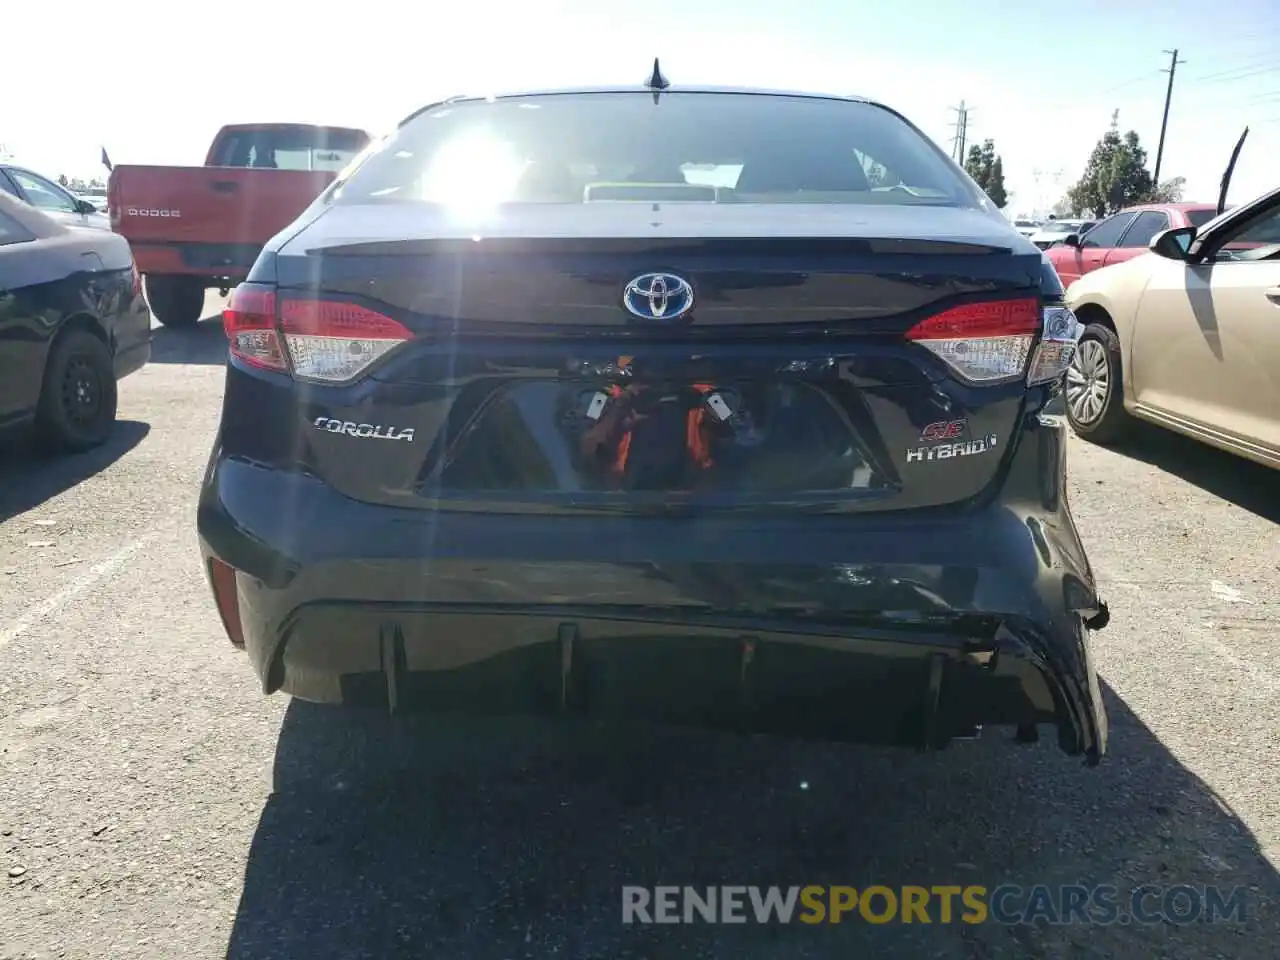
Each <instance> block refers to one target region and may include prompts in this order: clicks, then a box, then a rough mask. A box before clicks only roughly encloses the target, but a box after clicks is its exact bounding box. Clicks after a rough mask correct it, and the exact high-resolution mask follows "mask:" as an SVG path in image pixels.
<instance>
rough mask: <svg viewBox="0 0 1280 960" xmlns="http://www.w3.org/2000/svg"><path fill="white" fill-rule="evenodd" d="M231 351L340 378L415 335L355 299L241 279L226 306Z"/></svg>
mask: <svg viewBox="0 0 1280 960" xmlns="http://www.w3.org/2000/svg"><path fill="white" fill-rule="evenodd" d="M222 326H223V329H224V330H225V331H226V334H227V339H228V340H229V341H230V345H231V347H230V348H231V353H232V355H234V356H236V357H239V358H240V359H241V360H243V361H244V362H245V363H247V364H250V365H251V366H255V367H259V368H260V369H263V370H279V371H289V370H290V365H289V362H290V361H292V373H293V375H294V376H295V377H299V378H301V379H304V380H320V381H324V382H327V383H341V382H344V381H347V380H352V379H354V378H355V377H358V376H359V375H360V374H361V373H363V372H364V371H365V370H367V369H368V368H369V367H370V366H371V365H372V364H373V363H374V362H375V361H377V360H378V359H379V358H381V357H383V356H385V355H386V354H387V352H388V351H390V350H393V349H395V348H396V347H397V346H399V345H400V344H402V343H404V342H405V341H406V340H409V339H410V338H411V337H412V336H413V334H412V333H411V332H410V331H409V330H408V329H407V328H405V327H404V326H403V325H402V324H400V323H398V322H396V321H395V320H393V319H391V318H390V317H387V316H384V315H383V314H381V313H378V312H377V311H376V310H370V309H368V308H367V307H362V306H359V305H358V304H354V303H343V302H340V301H331V300H311V299H305V298H299V297H289V296H286V295H280V296H277V294H276V291H275V290H274V289H272V288H271V287H265V286H260V285H258V284H252V283H242V284H240V285H239V286H238V287H236V289H235V291H234V292H233V293H232V295H231V301H230V302H229V303H228V304H227V307H226V309H225V310H223V311H222Z"/></svg>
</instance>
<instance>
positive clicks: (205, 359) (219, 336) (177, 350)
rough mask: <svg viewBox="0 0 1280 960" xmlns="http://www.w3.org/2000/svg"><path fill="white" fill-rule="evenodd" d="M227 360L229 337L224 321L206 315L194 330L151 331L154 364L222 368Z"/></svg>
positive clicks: (164, 329) (163, 329)
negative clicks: (225, 332)
mask: <svg viewBox="0 0 1280 960" xmlns="http://www.w3.org/2000/svg"><path fill="white" fill-rule="evenodd" d="M226 361H227V337H226V334H224V333H223V331H222V320H221V318H219V317H218V316H216V315H211V316H206V317H205V318H204V319H203V320H201V321H200V322H199V323H198V324H196V325H195V326H194V327H187V328H186V329H181V328H179V329H176V330H175V329H170V328H169V327H156V328H155V329H153V330H152V331H151V361H150V362H151V363H189V364H194V365H197V366H209V367H215V366H216V367H220V366H222V365H223V364H224V363H226Z"/></svg>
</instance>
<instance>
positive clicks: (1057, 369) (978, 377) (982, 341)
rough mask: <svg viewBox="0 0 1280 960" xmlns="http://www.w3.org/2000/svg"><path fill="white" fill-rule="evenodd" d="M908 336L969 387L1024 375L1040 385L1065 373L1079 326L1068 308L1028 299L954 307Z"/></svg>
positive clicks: (922, 323) (911, 330)
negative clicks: (939, 360) (944, 364)
mask: <svg viewBox="0 0 1280 960" xmlns="http://www.w3.org/2000/svg"><path fill="white" fill-rule="evenodd" d="M906 336H907V339H908V340H911V341H913V342H915V343H918V344H920V345H921V346H922V347H924V348H925V349H927V350H928V351H929V352H930V353H932V354H934V355H935V356H936V357H938V358H939V359H941V360H943V361H945V362H946V364H947V365H948V366H949V367H951V369H953V370H954V371H955V372H956V373H957V374H959V375H960V377H961V378H962V379H964V380H966V381H968V382H970V383H977V384H983V383H1000V382H1005V381H1008V380H1013V379H1016V378H1021V377H1023V376H1025V377H1026V380H1027V383H1029V384H1035V383H1046V382H1049V381H1051V380H1053V379H1055V378H1056V377H1059V376H1061V375H1062V374H1063V373H1064V372H1065V371H1066V369H1067V366H1068V364H1070V363H1071V356H1072V353H1073V352H1074V350H1075V344H1076V339H1077V338H1078V337H1079V324H1078V323H1077V322H1076V318H1075V316H1074V315H1073V314H1072V313H1071V311H1070V310H1068V309H1067V308H1066V307H1060V306H1055V307H1044V308H1042V307H1041V306H1040V302H1039V301H1038V300H1036V299H1033V298H1030V297H1027V298H1022V299H1018V300H997V301H992V302H988V303H970V304H964V305H962V306H958V307H952V308H951V309H949V310H944V311H943V312H942V313H939V314H935V315H934V316H932V317H928V318H926V319H924V320H921V321H920V322H919V323H917V324H916V325H915V326H913V327H912V328H911V329H910V330H908V331H907V335H906ZM1037 338H1039V344H1038V345H1036V340H1037ZM1033 345H1036V348H1035V354H1034V356H1032V346H1033ZM1028 360H1030V363H1028Z"/></svg>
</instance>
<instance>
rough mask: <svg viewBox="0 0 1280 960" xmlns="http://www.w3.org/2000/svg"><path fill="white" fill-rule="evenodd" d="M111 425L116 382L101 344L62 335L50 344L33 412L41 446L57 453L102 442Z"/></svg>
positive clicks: (81, 335) (85, 336) (84, 334)
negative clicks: (37, 404) (47, 359)
mask: <svg viewBox="0 0 1280 960" xmlns="http://www.w3.org/2000/svg"><path fill="white" fill-rule="evenodd" d="M115 420H116V379H115V370H114V367H113V364H112V359H111V353H110V351H109V350H108V349H107V346H106V344H104V343H103V342H102V341H101V340H99V339H98V337H96V336H95V335H94V334H92V333H89V332H88V331H87V330H67V331H65V332H64V333H62V334H61V335H60V336H59V337H58V339H57V340H56V341H55V342H54V345H53V349H52V350H51V351H50V354H49V361H48V366H47V367H46V368H45V376H44V385H43V388H42V390H41V392H40V404H39V407H38V409H37V413H36V425H37V433H38V435H39V437H40V440H41V442H43V443H45V444H47V445H48V446H51V447H53V448H55V449H58V450H64V451H78V450H88V449H90V448H91V447H96V446H97V445H98V444H100V443H102V442H103V441H104V440H106V439H107V437H108V436H109V435H110V433H111V428H112V426H113V425H114V424H115Z"/></svg>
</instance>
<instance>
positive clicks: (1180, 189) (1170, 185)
mask: <svg viewBox="0 0 1280 960" xmlns="http://www.w3.org/2000/svg"><path fill="white" fill-rule="evenodd" d="M1186 187H1187V178H1186V177H1174V178H1173V179H1171V180H1166V181H1165V182H1164V183H1162V184H1160V186H1158V187H1156V188H1155V189H1153V190H1152V191H1151V193H1150V194H1149V195H1148V196H1147V202H1148V203H1181V202H1182V196H1183V193H1184V192H1185V191H1186Z"/></svg>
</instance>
